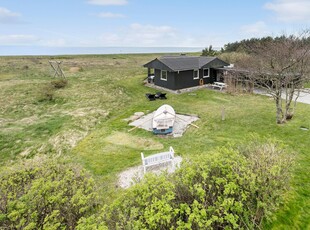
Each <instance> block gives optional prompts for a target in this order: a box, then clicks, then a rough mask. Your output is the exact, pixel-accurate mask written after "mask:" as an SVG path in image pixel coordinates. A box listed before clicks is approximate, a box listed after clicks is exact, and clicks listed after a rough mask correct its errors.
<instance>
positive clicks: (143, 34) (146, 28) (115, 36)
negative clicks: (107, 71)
mask: <svg viewBox="0 0 310 230" xmlns="http://www.w3.org/2000/svg"><path fill="white" fill-rule="evenodd" d="M217 38H218V37H217ZM218 40H219V39H215V38H214V36H210V34H206V35H201V34H197V35H194V36H193V34H187V32H181V31H178V30H177V29H176V28H173V27H171V26H168V25H159V26H158V25H150V24H148V25H147V24H140V23H134V24H131V25H129V26H128V27H127V28H124V29H122V30H119V31H117V32H112V33H104V34H102V35H101V37H100V38H98V39H97V40H93V42H92V44H90V43H88V44H89V45H92V46H136V47H204V46H205V45H206V44H207V45H210V44H212V45H214V46H219V44H218V43H216V42H214V41H218ZM212 42H213V43H212Z"/></svg>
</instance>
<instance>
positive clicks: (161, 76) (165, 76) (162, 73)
mask: <svg viewBox="0 0 310 230" xmlns="http://www.w3.org/2000/svg"><path fill="white" fill-rule="evenodd" d="M167 76H168V74H167V71H166V70H162V71H161V72H160V80H163V81H167Z"/></svg>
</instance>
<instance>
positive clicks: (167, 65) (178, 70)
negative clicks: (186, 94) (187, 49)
mask: <svg viewBox="0 0 310 230" xmlns="http://www.w3.org/2000/svg"><path fill="white" fill-rule="evenodd" d="M225 66H229V64H228V63H226V62H224V61H222V60H220V59H219V58H216V57H205V56H183V55H181V56H163V57H160V58H156V59H154V60H153V61H150V62H148V63H146V64H145V65H144V67H147V68H148V76H149V77H150V79H152V82H153V83H154V84H155V85H157V86H161V87H164V88H167V89H171V90H179V89H184V88H189V87H194V86H199V85H204V84H209V83H213V82H215V81H219V74H220V72H219V70H218V68H223V67H225Z"/></svg>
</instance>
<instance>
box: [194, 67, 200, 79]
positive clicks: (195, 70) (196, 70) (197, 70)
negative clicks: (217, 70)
mask: <svg viewBox="0 0 310 230" xmlns="http://www.w3.org/2000/svg"><path fill="white" fill-rule="evenodd" d="M195 72H197V77H195ZM193 79H194V80H197V79H199V69H194V70H193Z"/></svg>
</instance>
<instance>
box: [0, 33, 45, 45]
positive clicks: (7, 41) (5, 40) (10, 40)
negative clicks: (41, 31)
mask: <svg viewBox="0 0 310 230" xmlns="http://www.w3.org/2000/svg"><path fill="white" fill-rule="evenodd" d="M37 41H39V38H38V37H36V36H34V35H28V34H12V35H0V45H30V44H34V43H36V42H37Z"/></svg>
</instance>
